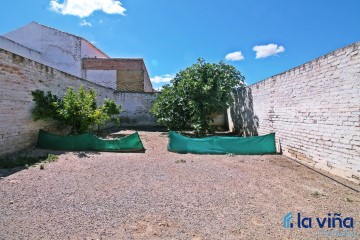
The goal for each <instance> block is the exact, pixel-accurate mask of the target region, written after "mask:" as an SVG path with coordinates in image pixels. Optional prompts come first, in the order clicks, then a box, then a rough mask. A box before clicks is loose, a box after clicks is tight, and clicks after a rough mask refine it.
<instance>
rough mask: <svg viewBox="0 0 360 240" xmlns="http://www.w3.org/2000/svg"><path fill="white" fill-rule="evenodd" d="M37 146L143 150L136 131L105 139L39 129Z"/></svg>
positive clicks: (89, 149) (46, 147)
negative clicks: (58, 133) (67, 134)
mask: <svg viewBox="0 0 360 240" xmlns="http://www.w3.org/2000/svg"><path fill="white" fill-rule="evenodd" d="M37 147H38V148H44V149H51V150H66V151H105V152H130V151H131V152H132V151H143V150H144V146H143V144H142V142H141V139H140V137H139V134H138V133H137V132H136V133H133V134H130V135H129V136H126V137H122V138H117V139H113V140H105V139H101V138H98V137H96V136H95V135H93V134H91V133H84V134H79V135H71V136H60V135H55V134H52V133H48V132H45V131H43V130H40V131H39V136H38V141H37Z"/></svg>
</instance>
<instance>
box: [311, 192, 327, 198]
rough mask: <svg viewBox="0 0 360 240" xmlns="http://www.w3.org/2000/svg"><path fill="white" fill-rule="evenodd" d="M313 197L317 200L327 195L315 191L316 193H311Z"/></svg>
mask: <svg viewBox="0 0 360 240" xmlns="http://www.w3.org/2000/svg"><path fill="white" fill-rule="evenodd" d="M311 196H313V197H315V198H319V197H323V196H325V194H323V193H321V192H318V191H315V192H313V193H311Z"/></svg>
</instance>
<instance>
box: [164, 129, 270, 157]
mask: <svg viewBox="0 0 360 240" xmlns="http://www.w3.org/2000/svg"><path fill="white" fill-rule="evenodd" d="M168 150H169V151H171V152H178V153H198V154H228V153H233V154H243V155H250V154H251V155H254V154H274V153H276V146H275V133H270V134H267V135H264V136H255V137H219V136H215V137H205V138H190V137H185V136H182V135H180V134H178V133H176V132H170V133H169V145H168Z"/></svg>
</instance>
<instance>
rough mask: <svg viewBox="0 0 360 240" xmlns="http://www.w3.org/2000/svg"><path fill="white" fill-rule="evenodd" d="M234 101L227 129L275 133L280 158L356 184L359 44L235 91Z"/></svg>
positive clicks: (359, 140)
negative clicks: (324, 171) (286, 158)
mask: <svg viewBox="0 0 360 240" xmlns="http://www.w3.org/2000/svg"><path fill="white" fill-rule="evenodd" d="M237 99H238V100H237V105H236V107H233V108H231V109H230V110H229V113H230V111H232V116H233V120H234V121H230V125H231V127H232V128H233V129H235V128H236V127H237V128H238V129H235V130H237V131H238V132H242V133H244V134H245V135H252V134H255V135H256V134H259V135H262V134H266V133H270V132H275V133H276V138H277V148H278V151H280V152H282V153H283V154H284V155H286V156H288V157H290V158H294V159H297V160H300V161H302V162H304V163H306V164H309V165H311V166H313V167H315V168H319V169H323V170H326V171H328V172H330V173H333V174H336V175H339V176H342V177H345V178H347V179H349V180H352V181H355V182H360V43H355V44H352V45H349V46H347V47H344V48H341V49H338V50H336V51H334V52H332V53H329V54H327V55H325V56H322V57H320V58H318V59H315V60H313V61H311V62H308V63H305V64H304V65H301V66H299V67H296V68H293V69H291V70H288V71H286V72H284V73H281V74H279V75H276V76H273V77H270V78H268V79H266V80H264V81H261V82H259V83H256V84H253V85H251V86H249V87H248V89H246V90H239V91H237ZM230 116H231V113H230ZM236 118H237V120H235V119H236ZM239 122H240V123H239Z"/></svg>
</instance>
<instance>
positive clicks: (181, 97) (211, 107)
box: [150, 59, 244, 136]
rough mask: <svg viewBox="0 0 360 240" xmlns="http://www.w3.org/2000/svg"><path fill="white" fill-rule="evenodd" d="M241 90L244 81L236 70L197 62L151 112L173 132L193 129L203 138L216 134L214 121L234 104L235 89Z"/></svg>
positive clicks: (178, 77) (165, 91)
mask: <svg viewBox="0 0 360 240" xmlns="http://www.w3.org/2000/svg"><path fill="white" fill-rule="evenodd" d="M242 86H244V77H243V76H242V75H241V73H240V72H239V71H238V70H236V68H235V67H234V66H231V65H228V64H225V63H224V62H220V63H217V64H216V63H206V62H205V60H204V59H198V61H197V63H195V64H193V65H192V66H190V67H188V68H186V69H185V70H182V71H180V72H179V73H178V74H176V76H175V78H174V79H173V80H171V84H168V85H165V86H164V87H163V90H162V92H161V93H159V95H158V97H157V98H156V99H155V101H154V103H153V106H152V109H151V111H150V112H151V113H152V114H153V115H154V116H155V117H156V118H157V120H158V122H159V123H160V124H163V125H165V126H167V127H168V128H169V129H171V130H184V129H188V128H190V129H192V130H194V131H195V133H196V135H197V136H204V135H205V134H206V133H207V132H212V130H213V129H212V127H211V126H210V123H211V122H212V121H213V117H214V116H215V115H216V114H222V113H224V112H225V110H226V109H227V108H228V107H229V104H230V103H231V102H232V97H231V91H232V89H233V88H236V87H242Z"/></svg>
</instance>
